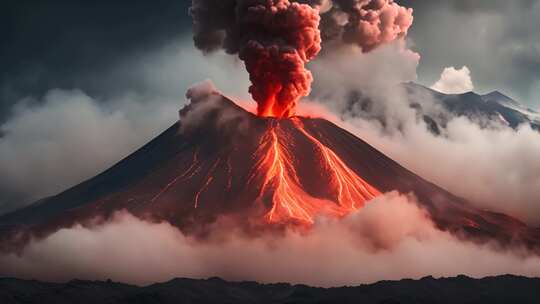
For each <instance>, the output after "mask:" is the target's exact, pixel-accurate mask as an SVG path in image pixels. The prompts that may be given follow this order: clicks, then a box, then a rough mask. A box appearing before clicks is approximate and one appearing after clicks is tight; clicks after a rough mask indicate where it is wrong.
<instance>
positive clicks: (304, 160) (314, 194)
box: [0, 91, 540, 246]
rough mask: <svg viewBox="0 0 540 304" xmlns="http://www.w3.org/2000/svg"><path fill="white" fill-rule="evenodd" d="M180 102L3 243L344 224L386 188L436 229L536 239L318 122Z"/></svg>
mask: <svg viewBox="0 0 540 304" xmlns="http://www.w3.org/2000/svg"><path fill="white" fill-rule="evenodd" d="M190 97H191V99H192V100H191V104H189V105H188V106H186V107H185V108H184V109H182V110H181V111H180V122H179V123H177V124H175V125H173V126H172V127H171V128H169V129H168V130H167V131H165V132H164V133H163V134H161V135H160V136H158V137H157V138H156V139H154V140H153V141H151V142H150V143H148V144H147V145H146V146H144V147H142V148H141V149H140V150H138V151H136V152H135V153H133V154H132V155H130V156H129V157H127V158H126V159H124V160H122V161H121V162H119V163H118V164H116V165H115V166H113V167H112V168H110V169H109V170H107V171H105V172H103V173H102V174H100V175H98V176H96V177H94V178H92V179H90V180H88V181H86V182H84V183H82V184H80V185H77V186H75V187H73V188H71V189H69V190H67V191H65V192H63V193H60V194H58V195H56V196H54V197H50V198H46V199H44V200H42V201H40V202H38V203H36V204H34V205H31V206H30V207H27V208H24V209H21V210H19V211H17V212H14V213H12V214H8V215H5V216H2V217H0V224H1V225H2V227H3V230H4V233H2V237H3V238H4V241H2V243H3V245H7V244H12V242H7V241H6V238H7V237H10V238H11V241H16V242H17V243H18V244H20V242H23V243H24V241H25V240H27V239H28V236H30V235H34V236H37V237H43V236H46V235H48V234H50V233H52V232H54V231H56V230H58V229H59V228H62V227H70V226H72V225H74V224H75V223H93V224H95V222H96V219H107V218H108V217H110V216H111V215H112V214H113V213H114V212H117V211H120V210H127V211H129V212H130V213H132V214H134V215H136V216H138V217H140V218H143V219H147V220H155V221H167V222H169V223H171V224H173V225H175V226H177V227H178V228H179V229H181V230H182V231H184V232H186V233H190V231H198V230H199V229H200V228H201V227H204V226H205V225H206V224H210V223H213V222H215V221H216V220H218V219H219V218H220V217H235V218H237V219H240V222H241V223H243V224H246V225H248V226H249V227H251V228H253V227H275V226H278V227H279V226H283V225H286V226H288V227H290V225H293V226H295V227H298V226H301V227H309V226H310V225H311V224H312V223H313V222H314V221H315V220H316V218H317V217H319V216H327V217H335V218H340V217H343V216H345V215H347V214H348V213H350V212H352V211H353V210H357V209H361V208H362V207H363V206H364V204H366V203H369V201H370V200H371V199H372V198H374V197H376V196H378V195H380V194H381V193H384V192H388V191H394V190H397V191H399V192H401V193H414V194H415V195H416V196H417V197H418V201H419V202H420V203H421V204H422V207H424V208H425V209H426V210H427V211H428V212H429V214H430V215H431V217H432V219H433V220H434V222H435V223H436V224H437V225H438V226H439V228H441V229H445V230H450V231H452V232H454V233H457V234H459V235H463V236H468V237H474V238H479V239H486V238H489V239H497V240H499V241H501V242H502V243H510V242H516V241H517V242H520V243H524V244H527V245H531V246H537V244H539V243H540V242H539V240H540V237H539V233H538V231H537V230H533V229H530V228H528V227H527V226H526V225H524V224H522V223H521V222H519V221H517V220H515V219H513V218H510V217H508V216H505V215H502V214H496V213H490V212H485V211H480V210H476V209H473V208H471V207H469V204H467V202H465V201H464V200H463V199H460V198H458V197H455V196H453V195H452V194H450V193H448V192H446V191H444V190H442V189H440V188H439V187H437V186H435V185H433V184H431V183H429V182H427V181H425V180H423V179H422V178H420V177H418V176H416V175H415V174H413V173H412V172H410V171H408V170H406V169H404V168H403V167H401V166H400V165H399V164H397V163H396V162H394V161H392V160H391V159H389V158H387V157H386V156H385V155H383V154H382V153H380V152H378V151H377V150H375V149H374V148H372V147H371V146H369V145H368V144H366V143H365V142H363V141H362V140H360V139H358V138H357V137H355V136H354V135H352V134H350V133H349V132H347V131H345V130H343V129H341V128H339V127H337V126H336V125H334V124H332V123H331V122H329V121H326V120H324V119H313V118H305V117H296V116H295V117H291V118H287V119H276V118H268V117H260V116H256V115H254V114H252V113H249V112H247V111H245V110H244V109H242V108H240V107H239V106H237V105H236V104H234V103H233V102H232V101H230V100H229V99H227V98H225V97H223V96H221V95H220V94H218V93H216V92H211V93H208V92H207V93H202V94H201V92H197V91H191V94H190ZM360 212H361V211H360ZM6 231H7V232H6ZM10 231H16V232H17V233H15V234H13V233H9V232H10ZM21 232H25V233H21ZM13 235H16V236H17V238H15V239H13V238H12V236H13ZM21 236H22V237H21Z"/></svg>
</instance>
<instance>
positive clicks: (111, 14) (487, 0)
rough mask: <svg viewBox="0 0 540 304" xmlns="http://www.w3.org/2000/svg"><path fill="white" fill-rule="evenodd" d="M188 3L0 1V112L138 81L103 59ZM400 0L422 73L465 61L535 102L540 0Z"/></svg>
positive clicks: (122, 52)
mask: <svg viewBox="0 0 540 304" xmlns="http://www.w3.org/2000/svg"><path fill="white" fill-rule="evenodd" d="M190 2H191V1H188V0H157V1H151V2H150V1H145V2H142V1H135V2H133V1H104V0H96V1H76V0H44V1H25V0H7V1H2V3H3V4H2V7H1V8H0V14H1V16H0V17H1V18H0V22H1V24H0V35H1V37H2V38H1V39H2V43H0V67H1V69H0V104H1V106H2V108H1V111H0V120H1V119H5V118H6V116H7V115H9V109H10V108H11V106H12V105H13V104H14V103H16V102H17V101H18V100H19V99H20V98H21V97H24V96H28V95H38V96H39V95H40V94H44V93H45V92H46V91H48V90H49V89H51V88H62V89H71V88H79V89H81V90H83V91H85V92H87V93H88V94H90V95H110V94H114V93H116V92H119V91H123V90H125V89H126V88H130V87H137V86H138V85H139V84H138V83H136V81H135V80H133V79H130V76H129V75H125V78H124V79H123V80H122V81H121V82H119V81H118V79H115V81H114V83H111V81H110V80H111V79H110V78H108V77H107V74H108V72H109V68H110V67H111V66H112V65H114V64H115V63H116V62H118V61H121V60H123V59H125V58H128V57H129V58H133V57H135V58H136V57H137V56H140V55H141V54H144V53H145V52H149V51H151V50H153V49H155V48H159V47H160V46H161V45H164V44H166V43H168V42H170V41H173V40H179V39H181V38H182V37H183V36H186V35H189V34H190V30H191V26H190V24H191V20H190V18H189V16H188V15H187V10H188V7H189V5H190ZM398 2H400V3H401V4H405V5H408V6H410V7H413V8H414V10H415V13H414V17H415V22H414V25H413V27H412V30H411V33H410V35H409V36H410V40H411V43H412V44H413V45H414V49H415V50H417V51H418V52H419V53H420V54H421V55H422V60H421V63H420V68H419V73H418V74H419V81H420V82H422V83H424V84H426V85H432V84H433V83H435V81H436V80H437V79H438V77H439V75H440V74H441V72H442V70H443V69H444V68H445V67H450V66H454V67H456V68H460V67H462V66H464V65H466V66H467V67H468V68H469V69H470V70H471V75H472V78H473V81H474V85H475V88H476V89H477V90H478V91H480V92H487V91H491V90H495V89H498V90H501V91H504V92H505V93H507V94H509V95H511V96H512V97H515V98H517V99H520V100H521V101H522V102H524V103H527V104H529V105H531V106H533V107H535V108H538V107H540V99H539V98H537V96H540V32H539V31H538V28H539V27H540V1H539V0H516V1H504V0H445V1H442V0H414V1H413V0H402V1H398ZM186 39H188V37H186ZM137 88H138V87H137ZM138 89H141V90H142V89H144V88H138Z"/></svg>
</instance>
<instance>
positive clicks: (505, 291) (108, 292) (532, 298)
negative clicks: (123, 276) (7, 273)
mask: <svg viewBox="0 0 540 304" xmlns="http://www.w3.org/2000/svg"><path fill="white" fill-rule="evenodd" d="M538 290H540V279H530V278H525V277H516V276H499V277H489V278H484V279H472V278H468V277H465V276H459V277H455V278H443V279H434V278H432V277H426V278H423V279H421V280H401V281H385V282H379V283H375V284H371V285H361V286H357V287H340V288H329V289H324V288H314V287H309V286H305V285H290V284H284V283H283V284H266V285H263V284H258V283H255V282H236V283H234V282H226V281H223V280H221V279H218V278H211V279H208V280H191V279H174V280H171V281H169V282H166V283H160V284H153V285H150V286H145V287H137V286H132V285H126V284H120V283H113V282H110V281H109V282H97V281H94V282H91V281H71V282H68V283H63V284H57V283H43V282H38V281H25V280H17V279H0V303H3V304H22V303H25V304H33V303H56V304H62V303H80V304H85V303H93V304H94V303H109V304H115V303H118V304H120V303H141V304H143V303H164V304H165V303H239V304H240V303H274V304H278V303H306V304H307V303H365V304H369V303H388V304H390V303H391V304H398V303H399V304H408V303H410V304H418V303H430V304H439V303H440V304H443V303H444V304H446V303H448V304H450V303H452V304H454V303H477V304H482V303H486V304H488V303H489V304H495V303H521V304H528V303H531V304H533V303H535V304H536V303H538V302H539V293H538Z"/></svg>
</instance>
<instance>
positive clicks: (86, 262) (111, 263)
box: [0, 193, 540, 286]
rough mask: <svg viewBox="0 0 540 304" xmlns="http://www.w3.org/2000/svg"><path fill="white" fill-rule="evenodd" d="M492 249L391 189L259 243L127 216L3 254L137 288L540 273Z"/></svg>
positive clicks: (6, 259)
mask: <svg viewBox="0 0 540 304" xmlns="http://www.w3.org/2000/svg"><path fill="white" fill-rule="evenodd" d="M224 227H228V228H225V229H224ZM494 248H495V247H492V246H491V245H490V244H486V245H475V244H473V243H469V242H464V241H461V240H458V239H456V238H455V237H453V236H452V235H450V234H449V233H446V232H442V231H440V230H437V229H436V228H434V225H433V223H432V222H431V221H430V220H429V218H428V217H427V215H426V213H425V212H424V211H423V210H421V209H419V207H417V205H416V203H415V200H414V197H412V196H405V195H400V194H398V193H388V194H385V195H384V196H381V197H379V198H376V199H374V200H373V201H372V202H370V203H369V204H368V205H367V206H366V207H365V208H364V209H362V210H361V211H359V212H357V213H354V214H351V215H350V216H348V217H347V218H345V219H343V220H341V221H339V220H330V219H324V218H321V219H319V220H318V221H317V223H316V224H315V226H314V227H313V229H312V230H310V231H308V232H305V231H304V232H297V231H293V230H290V231H287V232H286V233H284V234H274V233H266V234H262V235H260V236H257V237H253V236H246V235H245V234H244V233H242V232H241V231H238V230H235V229H234V228H231V226H230V225H227V226H220V224H216V227H215V229H214V230H213V233H212V234H211V236H210V237H209V238H208V239H205V240H200V239H195V238H192V237H190V236H187V235H185V234H182V233H181V232H180V231H179V230H177V229H176V228H174V227H172V226H170V225H169V224H166V223H158V224H155V223H148V222H145V221H141V220H139V219H137V218H135V217H133V216H131V215H130V214H128V213H125V212H121V213H118V214H117V215H116V217H115V218H114V219H113V220H112V221H111V222H109V223H106V224H105V225H102V226H99V227H93V228H83V227H81V226H77V227H73V228H71V229H63V230H60V231H58V232H56V233H54V234H53V235H51V236H49V237H48V238H46V239H44V240H41V241H33V242H32V243H31V244H30V245H29V246H28V247H27V248H26V249H25V250H24V251H23V252H22V254H21V255H19V256H17V255H14V254H11V255H3V256H0V276H16V277H21V278H37V279H41V280H54V281H65V280H70V279H73V278H79V279H101V280H104V279H108V278H111V279H113V280H118V281H122V282H130V283H136V284H147V283H151V282H156V281H165V280H168V279H171V278H173V277H190V278H205V277H211V276H220V277H223V278H226V279H229V280H257V281H260V282H282V281H286V282H294V283H306V284H311V285H317V286H339V285H352V284H360V283H366V282H374V281H379V280H384V279H401V278H405V277H410V278H420V277H423V276H426V275H434V276H437V277H438V276H454V275H458V274H467V275H470V276H474V277H482V276H487V275H496V274H501V273H513V274H521V275H527V276H538V275H540V257H538V256H531V255H528V254H527V253H526V252H525V251H519V250H516V251H512V252H510V251H508V252H503V251H497V250H496V249H494Z"/></svg>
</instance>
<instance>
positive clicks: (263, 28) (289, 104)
mask: <svg viewBox="0 0 540 304" xmlns="http://www.w3.org/2000/svg"><path fill="white" fill-rule="evenodd" d="M190 13H191V16H192V17H193V25H194V31H195V33H194V41H195V45H196V46H197V48H199V49H200V50H202V51H203V52H206V53H208V52H212V51H216V50H219V49H224V50H225V51H226V52H227V53H229V54H238V56H239V57H240V59H242V60H243V61H244V63H245V65H246V69H247V71H248V73H249V77H250V80H251V83H252V85H251V87H250V89H249V91H250V93H251V95H252V96H253V99H255V101H256V102H257V104H258V112H259V115H261V116H273V117H280V118H281V117H289V116H292V115H293V114H294V110H295V106H296V104H297V102H298V100H299V99H300V98H302V97H304V96H307V95H308V94H309V93H310V89H311V83H312V81H313V78H312V76H311V73H310V72H309V71H308V70H307V69H306V68H305V65H306V63H308V62H309V61H310V60H312V59H314V58H315V57H316V56H317V54H318V53H319V52H320V50H321V32H322V37H323V39H324V42H325V44H324V45H325V49H326V50H327V51H328V49H327V48H331V47H333V46H339V45H343V44H352V45H357V46H358V47H359V48H360V49H361V50H362V51H363V52H369V51H372V50H373V49H375V48H377V47H379V46H380V45H382V44H385V43H390V42H392V41H394V40H397V39H402V38H404V37H405V36H406V35H407V32H408V30H409V28H410V27H411V25H412V22H413V17H412V13H413V11H412V9H409V8H405V7H402V6H400V5H398V4H397V3H396V2H395V1H394V0H333V1H332V0H193V1H192V7H191V9H190ZM319 23H320V24H319ZM319 29H320V30H319Z"/></svg>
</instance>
